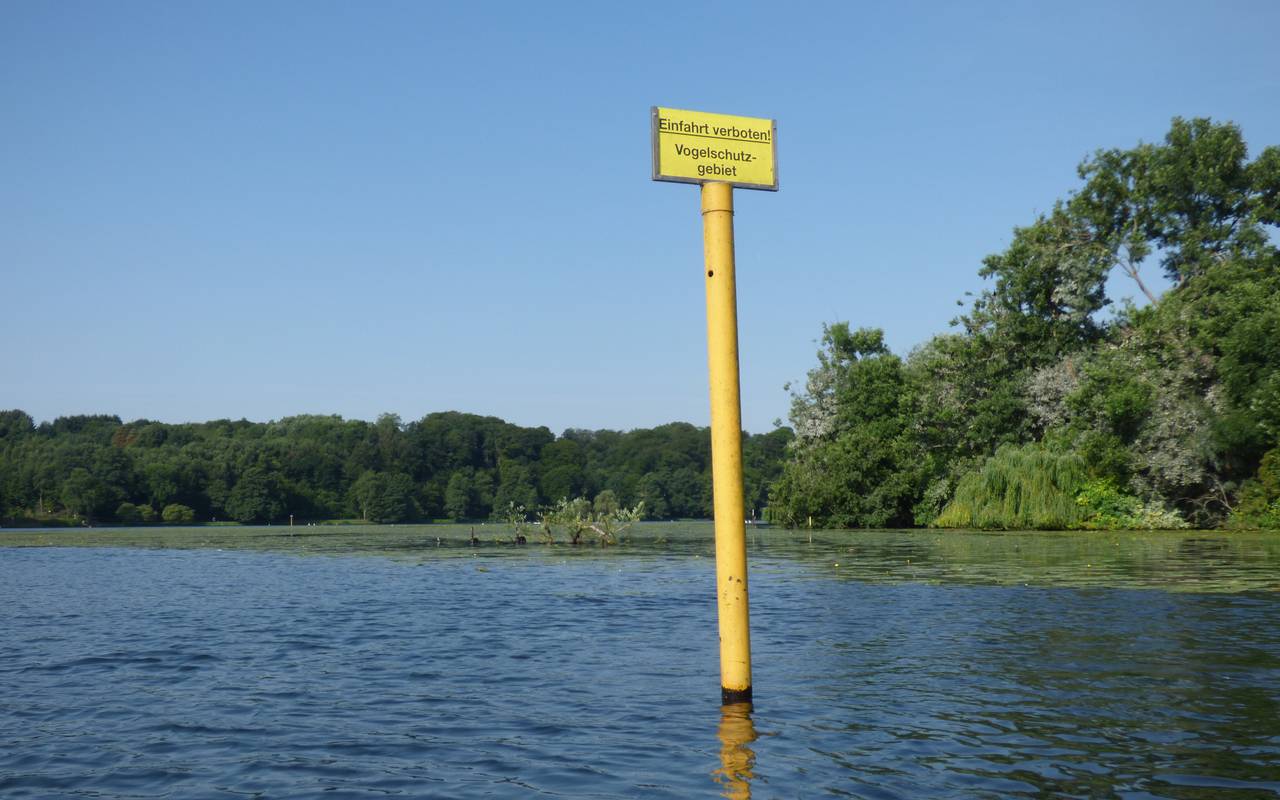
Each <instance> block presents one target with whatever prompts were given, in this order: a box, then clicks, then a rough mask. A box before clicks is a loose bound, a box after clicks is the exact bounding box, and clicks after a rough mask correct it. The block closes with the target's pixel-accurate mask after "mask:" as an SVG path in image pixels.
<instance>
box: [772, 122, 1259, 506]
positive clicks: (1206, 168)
mask: <svg viewBox="0 0 1280 800" xmlns="http://www.w3.org/2000/svg"><path fill="white" fill-rule="evenodd" d="M1079 177H1080V180H1081V184H1080V185H1079V186H1078V187H1077V188H1076V189H1075V190H1074V191H1072V192H1071V193H1070V194H1069V195H1068V196H1067V197H1066V198H1064V199H1061V200H1059V201H1058V202H1056V203H1054V204H1053V206H1052V209H1051V210H1050V211H1048V212H1046V213H1043V214H1041V215H1039V216H1038V217H1037V218H1036V219H1035V220H1034V221H1032V222H1031V223H1030V224H1029V225H1026V226H1024V227H1017V228H1014V231H1013V237H1012V241H1011V243H1010V244H1009V246H1008V247H1007V248H1006V249H1005V250H1004V251H1002V252H999V253H996V254H993V255H991V256H989V257H987V258H986V259H985V260H984V261H983V263H982V267H981V269H980V270H979V271H978V274H979V276H980V277H982V278H984V279H986V280H987V281H989V283H988V285H987V288H986V289H985V290H983V291H981V292H980V293H979V294H977V295H976V296H974V297H972V299H971V300H970V301H968V302H961V305H962V306H964V307H965V310H964V311H963V313H961V314H960V315H959V316H958V317H957V318H956V319H955V320H953V322H952V325H953V327H954V328H955V330H953V331H952V332H949V333H946V334H942V335H939V336H935V337H934V338H932V339H931V340H929V341H928V342H926V343H924V344H923V345H921V346H919V347H917V348H915V349H914V350H912V351H911V352H910V353H909V354H908V355H907V356H906V357H905V358H903V357H900V356H898V355H896V354H894V353H892V352H890V350H889V349H888V348H887V347H886V346H885V343H884V337H883V334H882V332H881V331H880V330H878V329H870V328H857V329H855V328H853V327H852V326H850V325H849V324H848V323H844V322H841V323H836V324H831V325H827V326H825V327H824V329H823V336H822V344H821V351H820V352H819V353H818V363H817V365H816V366H815V367H814V368H813V369H812V370H810V371H809V373H808V378H807V381H806V382H805V384H804V385H803V386H799V387H795V389H794V390H793V392H792V410H791V421H792V426H793V427H794V429H795V439H794V441H793V442H792V444H791V445H790V448H789V450H790V457H789V459H788V461H787V463H786V465H785V467H784V470H783V473H782V476H781V478H780V479H779V481H778V482H777V484H776V485H775V487H774V490H773V494H772V511H773V513H774V514H775V515H776V516H777V517H778V518H779V519H781V520H783V521H785V522H789V523H791V524H805V523H807V521H808V520H809V519H810V518H812V519H813V520H814V524H819V525H824V526H831V527H885V526H912V525H937V526H943V527H984V528H1028V527H1030V528H1114V527H1120V528H1172V527H1185V526H1188V525H1192V526H1198V527H1210V526H1218V525H1229V526H1238V527H1280V252H1278V251H1277V248H1276V232H1277V229H1276V226H1277V225H1278V224H1280V148H1277V147H1267V148H1265V149H1263V150H1262V152H1260V153H1259V154H1258V155H1257V157H1256V158H1254V159H1252V160H1250V159H1249V156H1248V152H1247V147H1246V144H1245V140H1244V138H1243V136H1242V134H1241V132H1240V130H1239V128H1237V127H1236V126H1235V125H1233V124H1230V123H1225V124H1224V123H1215V122H1213V121H1211V120H1208V119H1193V120H1184V119H1174V120H1173V123H1172V125H1171V127H1170V130H1169V132H1168V134H1167V135H1166V136H1165V138H1164V141H1163V142H1160V143H1154V144H1149V143H1148V144H1139V145H1137V146H1136V147H1133V148H1129V149H1111V150H1101V151H1098V152H1096V153H1095V154H1094V155H1093V156H1091V157H1089V158H1087V159H1086V160H1085V161H1084V162H1083V163H1082V164H1081V165H1080V168H1079ZM1155 269H1159V270H1161V271H1163V273H1164V275H1165V276H1166V277H1167V278H1168V280H1169V281H1170V282H1171V288H1169V289H1168V290H1166V291H1165V292H1164V293H1163V294H1162V295H1159V296H1158V295H1157V294H1156V293H1155V292H1154V291H1153V290H1152V289H1151V286H1150V284H1149V282H1148V280H1147V277H1144V275H1146V276H1148V277H1149V275H1150V272H1151V271H1152V270H1155ZM1112 274H1115V275H1117V276H1118V277H1119V278H1121V279H1124V280H1131V281H1132V282H1133V283H1132V286H1133V287H1134V288H1135V289H1137V291H1139V292H1141V293H1142V295H1144V296H1145V297H1146V298H1147V299H1148V300H1149V301H1150V302H1149V304H1148V305H1145V306H1144V307H1142V308H1138V307H1135V306H1134V305H1133V304H1132V303H1127V302H1126V303H1125V304H1123V305H1121V306H1120V307H1115V306H1111V305H1110V303H1109V301H1108V299H1107V297H1106V293H1105V291H1104V290H1105V287H1106V282H1107V280H1108V277H1109V276H1110V275H1112Z"/></svg>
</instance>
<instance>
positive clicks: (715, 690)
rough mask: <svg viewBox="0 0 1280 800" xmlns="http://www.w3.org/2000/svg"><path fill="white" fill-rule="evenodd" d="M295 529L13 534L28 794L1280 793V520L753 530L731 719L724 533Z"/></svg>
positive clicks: (17, 713)
mask: <svg viewBox="0 0 1280 800" xmlns="http://www.w3.org/2000/svg"><path fill="white" fill-rule="evenodd" d="M286 531H287V529H279V528H276V529H252V530H245V529H216V528H207V529H191V530H187V531H156V530H150V531H95V532H66V533H58V532H43V533H32V532H16V533H15V532H8V531H6V532H0V545H9V546H8V547H3V546H0V796H3V797H6V798H19V797H33V798H34V797H39V798H45V797H95V798H102V797H119V798H152V797H172V798H189V797H227V798H232V797H235V798H245V797H261V798H280V797H309V798H310V797H318V796H321V795H322V794H323V796H325V797H330V798H344V797H439V798H455V797H458V798H468V797H527V796H548V797H572V798H596V797H599V798H609V797H659V798H661V797H670V798H690V797H719V796H726V797H741V798H745V797H757V798H766V797H779V798H794V797H816V796H836V797H861V798H930V797H939V798H942V797H948V798H949V797H955V798H970V797H978V798H985V797H989V798H1006V797H1045V796H1064V797H1068V796H1069V797H1091V798H1092V797H1116V798H1125V799H1126V800H1128V799H1129V798H1153V797H1161V798H1263V797H1269V798H1274V797H1278V796H1280V536H1275V535H1270V536H1268V535H1226V534H1212V533H1211V534H1206V533H1167V534H1126V535H1116V534H1102V533H1099V534H1089V535H1081V534H1073V535H1065V534H1030V533H1024V534H999V535H996V534H958V533H946V534H939V533H934V532H892V531H885V532H866V533H841V534H834V533H823V534H816V535H815V536H814V541H812V542H810V541H809V540H808V535H807V534H794V533H788V532H786V531H776V530H766V531H760V532H753V533H752V535H751V540H752V546H751V547H750V558H751V569H752V572H751V604H752V605H751V611H752V644H753V661H754V684H755V694H756V702H755V705H754V707H753V708H746V707H729V708H721V706H720V705H719V681H718V676H719V673H718V662H717V659H718V651H717V645H716V637H715V603H714V565H713V562H712V560H711V558H710V553H711V545H710V526H705V525H703V526H688V525H686V526H667V527H664V526H644V527H642V528H641V530H640V533H639V534H638V535H637V537H636V539H635V540H634V541H632V542H631V543H630V544H629V545H626V546H617V547H611V548H597V547H580V548H571V547H566V546H563V545H557V546H554V547H546V546H541V545H536V544H533V543H530V544H529V545H526V546H523V547H519V546H516V545H512V544H506V543H501V542H498V541H494V540H495V539H498V538H501V534H500V533H498V532H497V529H494V528H492V526H490V527H489V528H486V529H481V534H480V536H481V539H482V541H481V543H480V546H479V547H469V546H466V544H465V543H464V540H463V538H462V537H464V536H469V531H467V530H466V529H463V528H446V527H439V526H424V527H417V528H411V527H404V528H394V529H393V528H380V529H373V530H367V531H358V530H357V531H342V530H321V529H318V528H305V529H300V530H299V529H295V531H293V532H292V535H291V534H290V533H289V532H286ZM437 539H439V541H438V542H437ZM66 543H74V544H78V545H87V546H79V547H57V546H45V547H41V546H34V547H33V546H31V545H42V544H43V545H59V544H66ZM112 544H117V545H119V544H123V545H128V546H127V547H121V546H106V545H112Z"/></svg>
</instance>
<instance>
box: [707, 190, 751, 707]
mask: <svg viewBox="0 0 1280 800" xmlns="http://www.w3.org/2000/svg"><path fill="white" fill-rule="evenodd" d="M702 237H703V251H704V254H705V256H706V264H707V363H708V367H709V370H708V371H709V373H710V380H711V485H712V493H713V496H714V503H715V515H716V597H717V607H718V611H719V616H720V695H721V698H722V702H724V703H741V702H750V700H751V630H750V626H749V624H748V619H747V531H746V520H745V519H744V514H743V506H744V503H743V498H742V406H741V401H740V399H739V396H738V300H737V284H736V282H735V279H734V267H733V187H732V186H730V185H729V184H727V183H704V184H702Z"/></svg>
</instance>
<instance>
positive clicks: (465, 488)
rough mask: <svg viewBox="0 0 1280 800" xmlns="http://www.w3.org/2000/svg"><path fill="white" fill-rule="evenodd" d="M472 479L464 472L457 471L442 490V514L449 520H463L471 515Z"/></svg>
mask: <svg viewBox="0 0 1280 800" xmlns="http://www.w3.org/2000/svg"><path fill="white" fill-rule="evenodd" d="M472 491H473V489H472V479H471V476H470V475H469V474H468V473H467V472H466V471H465V470H458V471H457V472H454V473H453V475H451V476H450V477H449V484H448V486H446V487H445V490H444V513H445V515H446V516H448V517H449V518H450V519H453V520H464V519H467V518H468V517H469V516H470V515H471V510H472V503H471V494H472Z"/></svg>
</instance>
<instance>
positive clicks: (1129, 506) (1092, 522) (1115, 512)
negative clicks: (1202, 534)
mask: <svg viewBox="0 0 1280 800" xmlns="http://www.w3.org/2000/svg"><path fill="white" fill-rule="evenodd" d="M1076 505H1078V506H1079V507H1080V510H1081V512H1082V515H1083V519H1082V520H1081V521H1080V524H1079V525H1078V526H1077V527H1081V528H1087V529H1089V530H1178V529H1181V528H1186V527H1188V525H1187V522H1186V520H1184V519H1183V518H1182V517H1180V516H1179V515H1178V513H1177V512H1176V511H1170V510H1168V509H1166V508H1165V507H1164V506H1162V505H1160V504H1159V503H1143V502H1142V501H1141V500H1139V499H1138V498H1136V497H1134V496H1132V495H1127V494H1124V493H1122V492H1121V491H1120V490H1119V489H1117V488H1116V486H1115V484H1114V483H1112V482H1111V481H1109V480H1096V481H1090V482H1089V483H1086V484H1085V485H1084V488H1082V489H1081V490H1080V492H1079V493H1078V494H1077V495H1076Z"/></svg>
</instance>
